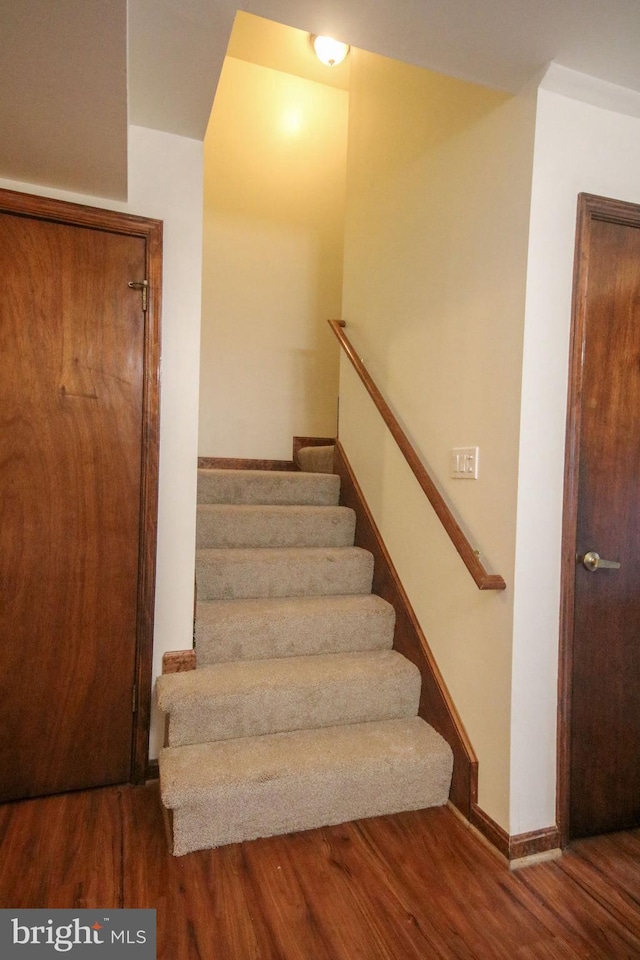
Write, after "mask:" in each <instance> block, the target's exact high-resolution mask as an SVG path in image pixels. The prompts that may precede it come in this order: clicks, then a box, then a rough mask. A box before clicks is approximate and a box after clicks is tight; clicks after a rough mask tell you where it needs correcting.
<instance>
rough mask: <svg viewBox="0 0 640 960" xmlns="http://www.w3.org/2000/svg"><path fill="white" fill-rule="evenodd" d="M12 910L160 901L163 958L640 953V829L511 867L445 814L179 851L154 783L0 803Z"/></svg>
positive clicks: (538, 957)
mask: <svg viewBox="0 0 640 960" xmlns="http://www.w3.org/2000/svg"><path fill="white" fill-rule="evenodd" d="M0 907H4V908H7V907H11V908H19V907H50V908H53V907H111V908H114V907H155V908H156V910H157V930H158V960H431V958H434V960H440V958H442V960H449V958H459V960H471V958H474V960H477V958H487V960H503V958H504V960H514V958H517V960H543V958H544V960H548V958H551V960H556V958H557V960H586V958H603V960H604V958H607V960H611V958H616V960H617V958H633V957H640V831H632V832H627V833H620V834H612V835H610V836H608V837H601V838H596V839H591V840H583V841H580V842H578V843H576V844H575V845H574V846H573V847H572V848H571V849H570V850H569V851H568V852H566V853H565V855H564V856H563V858H562V859H561V860H559V861H555V862H550V863H545V864H540V865H538V866H534V867H529V868H526V869H525V870H520V871H518V872H516V873H509V871H508V869H507V867H506V866H505V865H504V864H503V863H502V862H501V861H500V860H498V858H496V857H495V856H494V855H493V854H492V853H491V852H490V851H489V850H487V849H486V848H485V847H484V845H483V844H481V843H480V842H479V841H477V840H476V838H475V837H474V836H473V835H472V834H471V833H470V832H469V831H468V830H467V829H465V827H464V826H463V825H462V824H461V823H460V822H459V821H458V819H457V818H456V817H455V816H454V815H453V814H452V813H451V811H450V810H448V809H446V808H441V809H435V810H426V811H421V812H418V813H407V814H400V815H398V816H394V817H380V818H377V819H374V820H365V821H360V822H359V823H351V824H345V825H342V826H338V827H327V828H324V829H322V830H314V831H307V832H305V833H300V834H296V835H294V836H289V837H273V838H269V839H264V840H257V841H254V842H253V843H245V844H237V845H234V846H229V847H224V848H221V849H219V850H214V851H207V852H201V853H195V854H190V855H188V856H186V857H182V858H177V859H176V858H173V857H171V856H170V855H169V854H168V853H167V849H166V843H165V834H164V827H163V822H162V817H161V813H160V808H159V801H158V793H157V784H155V783H152V784H148V785H147V786H145V787H127V786H125V787H109V788H106V789H103V790H92V791H87V792H83V793H75V794H67V795H63V796H57V797H50V798H46V799H41V800H28V801H24V802H21V803H13V804H5V805H4V806H1V807H0Z"/></svg>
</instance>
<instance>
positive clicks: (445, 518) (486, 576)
mask: <svg viewBox="0 0 640 960" xmlns="http://www.w3.org/2000/svg"><path fill="white" fill-rule="evenodd" d="M329 326H330V327H331V329H332V330H333V332H334V333H335V335H336V337H337V338H338V341H339V342H340V345H341V346H342V349H343V350H344V352H345V353H346V355H347V356H348V357H349V360H350V361H351V363H352V364H353V367H354V369H355V371H356V373H357V374H358V376H359V377H360V379H361V380H362V382H363V384H364V385H365V387H366V389H367V392H368V394H369V396H370V397H371V399H372V400H373V402H374V403H375V405H376V407H377V408H378V410H379V412H380V414H381V415H382V419H383V420H384V422H385V423H386V425H387V427H388V428H389V431H390V433H391V435H392V437H393V439H394V440H395V441H396V443H397V444H398V447H399V448H400V452H401V453H402V455H403V457H404V458H405V460H406V461H407V463H408V464H409V466H410V467H411V470H412V471H413V475H414V476H415V478H416V480H417V481H418V483H419V484H420V486H421V487H422V489H423V490H424V492H425V493H426V495H427V498H428V500H429V503H430V504H431V506H432V507H433V509H434V510H435V512H436V515H437V516H438V518H439V520H440V523H441V524H442V526H443V527H444V529H445V530H446V531H447V533H448V535H449V538H450V540H451V542H452V544H453V545H454V547H455V548H456V550H457V551H458V553H459V554H460V556H461V557H462V561H463V563H464V565H465V566H466V568H467V570H468V571H469V573H470V574H471V576H472V577H473V579H474V581H475V583H476V586H477V587H478V588H479V589H480V590H504V589H505V587H506V583H505V582H504V580H503V579H502V577H501V576H500V575H499V574H497V573H487V571H486V570H485V568H484V566H483V565H482V563H481V561H480V557H479V556H478V554H477V552H476V551H475V550H474V549H473V547H472V546H471V544H470V543H469V541H468V540H467V538H466V536H465V535H464V533H463V531H462V529H461V528H460V525H459V524H458V522H457V520H456V518H455V517H454V516H453V514H452V513H451V510H450V509H449V507H448V506H447V504H446V502H445V501H444V499H443V497H442V494H441V493H440V491H439V490H438V488H437V487H436V485H435V483H434V482H433V480H432V479H431V477H430V476H429V474H428V472H427V470H426V468H425V466H424V464H423V463H422V461H421V460H420V458H419V457H418V454H417V453H416V451H415V450H414V449H413V446H412V445H411V441H410V440H409V438H408V436H407V435H406V433H405V432H404V430H403V429H402V427H401V426H400V424H399V423H398V421H397V419H396V417H395V416H394V414H393V413H392V412H391V409H390V407H389V404H388V403H387V401H386V400H385V399H384V397H383V396H382V394H381V393H380V391H379V390H378V388H377V387H376V385H375V383H374V382H373V380H372V379H371V376H370V375H369V372H368V371H367V368H366V367H365V365H364V363H363V362H362V360H361V359H360V357H359V356H358V355H357V353H356V352H355V350H354V348H353V345H352V344H351V341H350V340H349V338H348V337H347V335H346V334H345V333H344V330H343V327H345V326H346V323H345V321H344V320H329Z"/></svg>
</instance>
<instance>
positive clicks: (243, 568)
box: [196, 547, 373, 600]
mask: <svg viewBox="0 0 640 960" xmlns="http://www.w3.org/2000/svg"><path fill="white" fill-rule="evenodd" d="M196 579H197V585H198V599H199V600H233V599H243V598H246V597H299V596H304V595H307V596H308V595H310V594H311V595H313V596H322V595H325V594H336V593H338V594H345V593H368V592H369V591H370V590H371V583H372V579H373V556H372V555H371V554H370V553H369V552H368V551H367V550H362V549H361V548H360V547H266V548H265V547H259V548H255V549H254V548H249V547H247V548H239V549H225V548H219V549H207V550H198V551H196Z"/></svg>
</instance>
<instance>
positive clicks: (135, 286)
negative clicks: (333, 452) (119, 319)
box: [129, 280, 149, 313]
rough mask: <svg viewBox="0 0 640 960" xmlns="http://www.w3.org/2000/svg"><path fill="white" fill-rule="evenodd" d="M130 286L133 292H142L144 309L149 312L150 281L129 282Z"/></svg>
mask: <svg viewBox="0 0 640 960" xmlns="http://www.w3.org/2000/svg"><path fill="white" fill-rule="evenodd" d="M129 286H130V287H131V289H132V290H142V309H143V310H144V311H145V313H146V310H147V302H148V289H149V281H148V280H129Z"/></svg>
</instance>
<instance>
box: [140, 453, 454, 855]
mask: <svg viewBox="0 0 640 960" xmlns="http://www.w3.org/2000/svg"><path fill="white" fill-rule="evenodd" d="M329 452H330V454H331V457H332V456H333V450H330V451H329ZM298 456H300V457H302V459H304V448H303V449H302V450H301V451H299V452H298ZM325 456H326V451H322V452H321V459H320V463H322V462H323V461H322V458H323V457H325ZM325 462H326V461H325ZM340 485H341V481H340V477H339V476H338V475H337V474H335V473H326V472H305V471H297V472H294V471H290V472H288V471H285V472H283V471H255V470H248V471H246V470H245V471H239V470H237V469H234V470H230V471H225V470H219V469H204V470H202V469H201V470H200V471H199V477H198V500H199V503H198V523H197V527H198V532H197V542H198V547H197V552H196V570H197V577H196V579H197V588H198V603H197V607H196V649H197V657H196V669H195V670H185V669H184V668H185V666H188V661H185V658H184V657H182V658H180V657H175V658H171V657H166V658H165V665H166V666H169V667H170V668H175V669H174V672H171V673H164V674H163V675H162V676H161V677H160V678H159V679H158V684H157V694H158V706H159V707H160V709H161V710H163V711H164V712H165V716H166V718H167V725H166V744H165V747H164V749H163V750H162V751H161V754H160V757H159V769H160V785H161V796H162V801H163V804H164V807H165V809H166V810H167V811H168V817H167V820H168V822H169V823H170V824H171V829H172V851H173V853H174V854H176V855H182V854H185V853H189V852H191V851H194V850H199V849H205V848H209V847H215V846H220V845H222V844H227V843H234V842H238V841H243V840H250V839H254V838H257V837H261V836H269V835H272V834H278V833H289V832H294V831H298V830H305V829H309V828H311V827H319V826H324V825H328V824H335V823H343V822H346V821H349V820H354V819H360V818H362V817H371V816H379V815H383V814H389V813H395V812H400V811H406V810H415V809H421V808H424V807H429V806H441V805H443V804H445V803H446V802H447V800H448V797H449V792H450V785H451V775H452V767H453V755H452V752H451V748H450V747H449V746H448V744H447V743H446V742H445V740H444V739H443V738H442V736H441V735H440V734H439V733H438V732H437V731H436V730H434V729H433V727H432V726H430V725H429V724H428V723H426V722H425V720H424V719H422V718H421V717H420V716H418V707H419V702H420V688H421V676H420V671H419V669H418V668H417V667H416V666H415V664H413V663H412V662H411V661H410V660H409V659H408V658H406V657H405V656H403V655H402V653H400V652H398V651H397V650H393V649H392V644H393V632H394V623H395V615H394V611H393V608H392V607H391V606H390V605H389V604H388V603H387V602H386V601H385V600H383V599H381V598H380V597H378V596H375V595H373V594H372V593H371V585H372V581H373V556H372V554H371V553H370V552H369V551H368V550H366V549H364V548H362V547H359V546H355V545H354V536H355V514H354V511H353V510H352V509H351V508H350V507H348V506H345V505H341V504H340V503H339V497H340ZM172 659H173V662H172Z"/></svg>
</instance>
